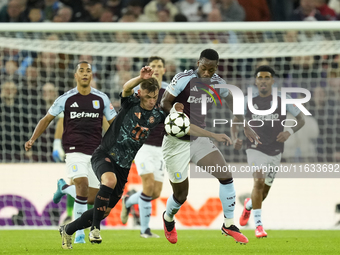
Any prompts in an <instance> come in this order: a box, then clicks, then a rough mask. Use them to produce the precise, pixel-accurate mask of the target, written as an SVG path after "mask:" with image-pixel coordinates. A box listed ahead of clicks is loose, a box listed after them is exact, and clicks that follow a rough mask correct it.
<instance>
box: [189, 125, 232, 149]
mask: <svg viewBox="0 0 340 255" xmlns="http://www.w3.org/2000/svg"><path fill="white" fill-rule="evenodd" d="M188 134H189V135H193V136H198V137H209V138H212V139H214V140H216V141H217V142H223V143H225V144H226V145H229V144H233V142H232V141H231V139H230V137H229V136H227V135H226V134H216V133H213V132H210V131H208V130H205V129H203V128H200V127H198V126H196V125H194V124H190V130H189V132H188Z"/></svg>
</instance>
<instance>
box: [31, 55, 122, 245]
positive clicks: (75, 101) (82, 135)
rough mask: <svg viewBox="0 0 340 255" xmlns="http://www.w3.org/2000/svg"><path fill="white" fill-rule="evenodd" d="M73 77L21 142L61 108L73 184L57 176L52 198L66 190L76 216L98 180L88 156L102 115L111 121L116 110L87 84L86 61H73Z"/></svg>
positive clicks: (92, 194)
mask: <svg viewBox="0 0 340 255" xmlns="http://www.w3.org/2000/svg"><path fill="white" fill-rule="evenodd" d="M74 77H75V79H76V82H77V87H75V88H73V89H71V90H69V91H68V92H66V93H65V94H63V95H62V96H60V97H58V98H57V99H56V101H55V102H54V104H53V105H52V106H51V108H50V109H49V110H48V113H47V114H46V115H45V117H44V118H42V119H41V120H40V121H39V123H38V125H37V126H36V128H35V130H34V132H33V135H32V137H31V139H30V140H29V141H27V142H26V143H25V149H26V151H29V150H30V149H31V148H32V145H33V144H34V142H35V140H36V139H38V137H39V136H40V135H41V134H42V133H43V132H44V131H45V130H46V128H47V127H48V125H49V124H50V122H51V121H52V120H53V119H54V118H55V117H56V116H58V115H59V114H60V113H61V112H64V132H63V136H62V141H63V148H64V151H65V153H66V160H65V161H66V169H67V177H69V178H70V179H71V180H72V181H73V182H74V184H75V188H74V186H73V185H72V186H69V185H67V184H66V182H65V181H64V180H63V179H61V180H59V181H58V185H57V186H58V191H57V192H56V193H55V195H54V197H53V201H54V202H55V203H58V202H59V201H60V199H61V198H62V196H64V195H65V194H66V193H67V194H70V195H71V196H72V197H74V198H75V203H74V216H75V218H76V219H77V218H79V217H80V216H81V215H82V213H83V212H85V211H86V210H87V203H89V204H93V202H94V198H95V195H96V194H97V192H98V188H99V181H98V179H97V177H96V176H95V174H94V173H93V170H92V167H91V162H90V159H91V155H92V153H93V152H94V150H95V149H96V148H97V147H98V145H99V144H100V141H101V139H102V123H103V116H105V117H106V119H107V120H109V121H108V122H109V123H110V124H111V123H112V121H113V119H114V117H115V116H116V114H117V113H116V111H115V110H114V109H113V107H112V104H111V102H110V100H109V98H108V97H107V96H106V95H105V94H104V93H102V92H100V91H98V90H97V89H94V88H92V87H91V86H90V82H91V79H92V69H91V65H90V64H89V63H88V62H87V61H82V62H80V63H79V64H78V65H77V68H76V72H75V74H74ZM84 238H85V234H84V231H79V232H77V234H76V239H75V243H85V240H84Z"/></svg>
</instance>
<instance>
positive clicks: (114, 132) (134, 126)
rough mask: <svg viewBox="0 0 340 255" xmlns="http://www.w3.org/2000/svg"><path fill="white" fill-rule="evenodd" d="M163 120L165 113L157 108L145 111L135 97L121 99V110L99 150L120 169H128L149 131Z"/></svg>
mask: <svg viewBox="0 0 340 255" xmlns="http://www.w3.org/2000/svg"><path fill="white" fill-rule="evenodd" d="M164 120H165V113H164V112H163V111H161V110H160V109H159V108H158V107H157V106H155V107H154V108H153V109H152V110H145V109H143V108H142V107H141V106H140V100H139V98H138V97H136V95H134V94H133V95H131V96H129V97H122V100H121V109H120V110H119V113H118V115H117V117H116V118H115V120H114V121H113V123H112V124H111V126H110V128H109V129H108V130H107V132H106V134H105V135H104V137H103V141H102V143H101V145H100V149H101V150H104V151H105V152H106V153H108V155H109V156H110V158H111V159H112V160H113V161H115V162H116V163H117V164H118V165H119V166H121V167H122V168H130V166H131V163H132V161H133V159H134V158H135V156H136V154H137V152H138V150H139V149H140V147H142V145H143V144H144V142H145V140H146V139H147V137H148V136H149V134H150V130H151V129H153V128H155V127H156V126H157V125H158V124H159V123H161V122H164Z"/></svg>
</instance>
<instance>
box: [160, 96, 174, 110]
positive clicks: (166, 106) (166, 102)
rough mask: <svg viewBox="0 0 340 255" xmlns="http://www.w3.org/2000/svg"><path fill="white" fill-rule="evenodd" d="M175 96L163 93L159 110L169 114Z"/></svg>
mask: <svg viewBox="0 0 340 255" xmlns="http://www.w3.org/2000/svg"><path fill="white" fill-rule="evenodd" d="M175 98H176V97H175V96H173V95H171V94H170V93H169V92H168V91H164V93H163V97H162V100H161V108H162V110H163V111H164V112H166V113H167V114H169V113H170V110H171V108H172V106H173V104H174V101H175Z"/></svg>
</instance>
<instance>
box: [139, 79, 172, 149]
mask: <svg viewBox="0 0 340 255" xmlns="http://www.w3.org/2000/svg"><path fill="white" fill-rule="evenodd" d="M168 85H169V83H167V82H165V81H162V84H161V88H160V90H159V93H158V99H157V103H156V105H159V104H160V103H161V99H162V96H163V94H164V91H165V89H166V88H167V87H168ZM138 89H139V85H138V86H137V87H135V88H134V91H135V93H138ZM164 134H165V131H164V123H159V124H158V126H157V127H155V128H154V129H152V130H151V132H150V134H149V137H148V139H146V141H145V144H148V145H152V146H157V147H161V146H162V142H163V137H164Z"/></svg>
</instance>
